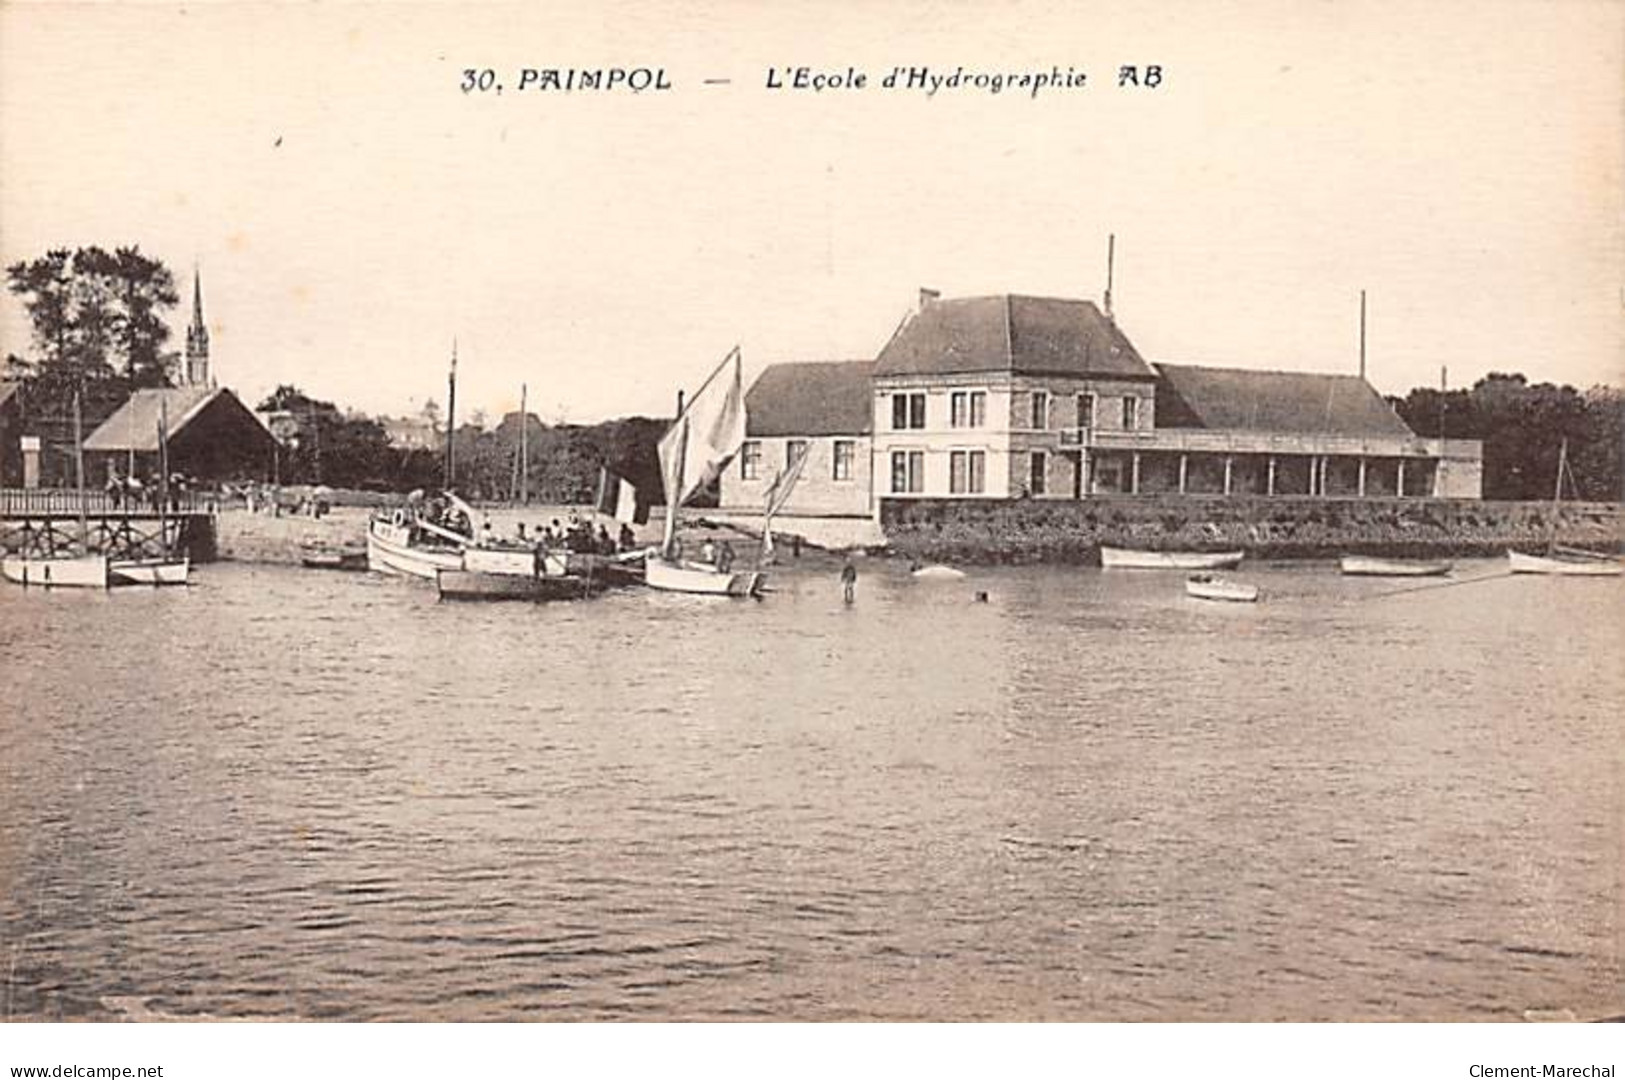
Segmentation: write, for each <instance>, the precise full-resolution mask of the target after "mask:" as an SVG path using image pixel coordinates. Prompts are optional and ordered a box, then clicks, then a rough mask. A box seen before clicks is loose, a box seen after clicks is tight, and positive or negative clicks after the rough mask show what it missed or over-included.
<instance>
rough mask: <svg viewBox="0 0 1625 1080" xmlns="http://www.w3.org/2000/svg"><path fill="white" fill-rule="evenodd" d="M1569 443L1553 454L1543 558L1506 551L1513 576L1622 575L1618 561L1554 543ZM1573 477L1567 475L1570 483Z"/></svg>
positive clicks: (1567, 470) (1596, 553) (1623, 569)
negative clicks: (1554, 482) (1548, 529)
mask: <svg viewBox="0 0 1625 1080" xmlns="http://www.w3.org/2000/svg"><path fill="white" fill-rule="evenodd" d="M1568 463H1569V442H1568V440H1567V439H1564V440H1563V441H1562V443H1561V444H1559V446H1558V451H1557V486H1556V489H1555V491H1554V492H1553V494H1552V527H1551V535H1550V537H1549V538H1548V540H1547V542H1546V553H1545V554H1544V555H1530V554H1527V553H1526V552H1522V551H1508V552H1507V564H1508V567H1507V568H1508V569H1509V570H1510V571H1511V572H1512V573H1514V574H1551V575H1555V576H1560V577H1619V576H1620V574H1621V573H1625V567H1622V566H1621V565H1620V563H1619V560H1618V559H1615V558H1613V557H1611V556H1608V555H1604V554H1601V553H1600V552H1595V551H1586V550H1584V549H1582V548H1572V547H1563V546H1562V545H1560V544H1558V542H1557V509H1558V506H1559V505H1560V504H1561V503H1562V501H1563V478H1564V476H1565V475H1567V474H1568V472H1569V468H1568ZM1572 479H1573V477H1572V476H1570V480H1571V481H1572Z"/></svg>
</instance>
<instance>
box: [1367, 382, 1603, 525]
mask: <svg viewBox="0 0 1625 1080" xmlns="http://www.w3.org/2000/svg"><path fill="white" fill-rule="evenodd" d="M1388 400H1389V403H1390V404H1392V405H1393V407H1394V411H1395V412H1397V413H1398V414H1399V416H1400V418H1401V419H1403V420H1404V421H1405V423H1406V424H1408V425H1410V428H1411V430H1412V431H1414V432H1416V433H1417V434H1418V435H1422V436H1425V437H1427V438H1437V437H1438V436H1439V434H1440V431H1441V424H1442V425H1443V427H1442V430H1443V433H1444V437H1445V438H1446V439H1477V440H1479V441H1480V442H1482V443H1483V444H1484V498H1486V499H1514V500H1526V499H1550V498H1551V497H1552V496H1553V494H1554V492H1555V491H1556V483H1557V466H1558V459H1559V457H1560V455H1561V454H1562V453H1563V447H1564V444H1565V443H1566V444H1567V454H1568V465H1569V476H1570V477H1571V478H1572V483H1569V482H1567V481H1566V482H1565V485H1564V492H1563V495H1564V498H1578V499H1587V500H1595V501H1601V502H1616V501H1622V500H1625V484H1622V476H1621V472H1622V465H1625V461H1622V457H1625V392H1622V391H1621V390H1620V389H1619V388H1618V387H1613V386H1594V387H1592V388H1591V389H1589V390H1585V391H1579V390H1576V389H1575V388H1574V387H1572V386H1558V385H1554V384H1553V383H1546V382H1543V383H1533V384H1531V383H1530V382H1529V380H1528V379H1527V378H1525V377H1524V376H1523V375H1519V374H1504V373H1500V372H1493V373H1491V374H1489V375H1486V376H1485V377H1484V378H1482V379H1480V380H1478V382H1477V383H1475V384H1474V385H1473V386H1472V388H1471V389H1464V390H1450V391H1447V392H1441V391H1440V390H1438V389H1433V388H1421V387H1419V388H1417V389H1415V390H1412V391H1411V392H1410V393H1409V394H1407V395H1405V396H1404V397H1403V398H1389V399H1388Z"/></svg>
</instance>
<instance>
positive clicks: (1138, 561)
mask: <svg viewBox="0 0 1625 1080" xmlns="http://www.w3.org/2000/svg"><path fill="white" fill-rule="evenodd" d="M1242 554H1243V553H1242V552H1239V551H1141V550H1139V549H1136V548H1117V547H1106V546H1105V545H1104V544H1102V545H1101V548H1100V565H1101V568H1102V569H1105V570H1228V569H1230V568H1232V567H1234V566H1238V565H1240V563H1241V558H1242Z"/></svg>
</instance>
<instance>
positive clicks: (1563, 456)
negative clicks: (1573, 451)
mask: <svg viewBox="0 0 1625 1080" xmlns="http://www.w3.org/2000/svg"><path fill="white" fill-rule="evenodd" d="M1568 464H1569V440H1568V437H1567V436H1565V437H1564V438H1563V441H1562V442H1560V443H1558V445H1557V484H1556V487H1555V488H1554V490H1553V491H1552V528H1551V539H1550V540H1548V541H1547V543H1546V553H1547V554H1548V555H1550V554H1551V553H1552V552H1554V551H1556V550H1557V505H1558V503H1560V502H1562V501H1563V470H1564V469H1566V468H1568Z"/></svg>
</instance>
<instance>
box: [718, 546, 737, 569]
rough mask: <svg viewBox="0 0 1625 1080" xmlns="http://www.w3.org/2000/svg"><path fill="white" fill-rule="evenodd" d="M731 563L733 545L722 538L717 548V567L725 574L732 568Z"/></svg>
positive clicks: (732, 563) (732, 560)
mask: <svg viewBox="0 0 1625 1080" xmlns="http://www.w3.org/2000/svg"><path fill="white" fill-rule="evenodd" d="M733 565H734V546H733V544H732V543H731V542H729V541H727V540H724V541H723V542H722V545H721V546H720V547H718V548H717V569H718V570H721V571H722V572H723V573H724V574H726V573H727V572H728V571H730V570H732V569H733Z"/></svg>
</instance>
